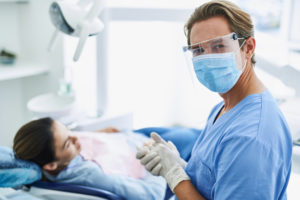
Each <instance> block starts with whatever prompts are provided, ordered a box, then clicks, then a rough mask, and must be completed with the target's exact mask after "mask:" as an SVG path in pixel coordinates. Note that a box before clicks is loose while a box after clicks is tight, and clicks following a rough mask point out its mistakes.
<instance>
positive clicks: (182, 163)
mask: <svg viewBox="0 0 300 200" xmlns="http://www.w3.org/2000/svg"><path fill="white" fill-rule="evenodd" d="M151 138H152V139H153V140H154V141H155V143H154V145H155V144H158V143H160V144H164V145H166V146H167V147H169V149H170V150H171V151H172V152H173V153H174V154H175V155H177V162H178V163H179V164H180V166H181V167H183V168H185V167H186V165H187V162H185V160H183V159H182V158H181V157H180V153H179V151H178V150H177V148H176V146H175V145H174V144H173V142H171V141H168V142H166V141H165V140H164V139H162V138H161V137H160V136H159V135H158V134H157V133H155V132H153V133H151Z"/></svg>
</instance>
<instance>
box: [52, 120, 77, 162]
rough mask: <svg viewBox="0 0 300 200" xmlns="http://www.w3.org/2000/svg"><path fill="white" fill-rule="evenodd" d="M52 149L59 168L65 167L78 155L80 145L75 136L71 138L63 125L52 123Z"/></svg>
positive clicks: (69, 132)
mask: <svg viewBox="0 0 300 200" xmlns="http://www.w3.org/2000/svg"><path fill="white" fill-rule="evenodd" d="M53 133H54V148H55V154H56V157H57V159H58V163H59V165H60V166H66V165H68V164H69V162H70V161H71V160H72V159H73V158H74V157H75V156H77V155H78V154H79V152H80V150H81V146H80V143H79V142H78V138H77V137H76V136H72V134H71V131H70V130H68V129H67V127H65V126H64V125H63V124H61V123H59V122H57V121H54V123H53Z"/></svg>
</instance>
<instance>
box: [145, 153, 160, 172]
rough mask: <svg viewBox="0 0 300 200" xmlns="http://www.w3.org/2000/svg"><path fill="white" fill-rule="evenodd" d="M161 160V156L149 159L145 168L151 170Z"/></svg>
mask: <svg viewBox="0 0 300 200" xmlns="http://www.w3.org/2000/svg"><path fill="white" fill-rule="evenodd" d="M159 161H160V157H159V156H156V157H155V158H153V159H152V160H151V161H149V162H148V163H147V164H146V165H145V168H146V169H147V170H148V171H149V172H151V170H152V169H153V168H154V167H155V166H156V165H157V164H158V163H159Z"/></svg>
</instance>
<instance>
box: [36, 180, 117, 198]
mask: <svg viewBox="0 0 300 200" xmlns="http://www.w3.org/2000/svg"><path fill="white" fill-rule="evenodd" d="M31 186H34V187H38V188H43V189H48V190H55V191H63V192H71V193H76V194H85V195H91V196H97V197H102V198H106V199H110V200H122V198H121V197H120V196H118V195H116V194H113V193H111V192H108V191H105V190H101V189H98V188H91V187H87V186H79V185H73V184H69V183H54V182H43V181H37V182H35V183H34V184H32V185H31Z"/></svg>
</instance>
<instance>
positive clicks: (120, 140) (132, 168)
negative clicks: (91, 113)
mask: <svg viewBox="0 0 300 200" xmlns="http://www.w3.org/2000/svg"><path fill="white" fill-rule="evenodd" d="M73 133H74V135H76V136H77V137H78V139H79V142H80V144H81V153H80V154H81V156H82V157H83V158H84V159H86V160H92V161H94V162H96V163H97V164H98V165H99V166H100V167H101V168H102V170H103V172H104V173H105V174H122V175H126V176H129V177H132V178H142V177H144V176H145V168H144V167H143V166H142V164H141V163H140V162H139V160H137V159H136V157H135V152H134V150H133V149H132V148H131V147H130V146H129V145H128V143H127V140H126V137H128V136H127V135H125V134H123V133H110V134H107V133H94V132H73Z"/></svg>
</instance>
